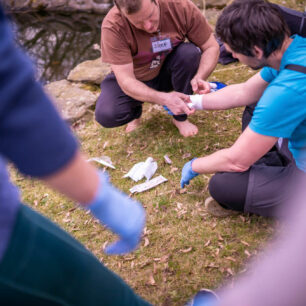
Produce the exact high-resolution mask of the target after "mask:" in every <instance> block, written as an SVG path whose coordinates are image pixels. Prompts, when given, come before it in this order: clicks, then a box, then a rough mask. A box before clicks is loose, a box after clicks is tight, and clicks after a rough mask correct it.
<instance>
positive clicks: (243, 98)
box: [202, 84, 256, 110]
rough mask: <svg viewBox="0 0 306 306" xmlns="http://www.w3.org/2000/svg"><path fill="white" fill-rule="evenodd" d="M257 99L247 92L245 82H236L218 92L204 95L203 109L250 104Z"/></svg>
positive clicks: (228, 107) (218, 108)
mask: <svg viewBox="0 0 306 306" xmlns="http://www.w3.org/2000/svg"><path fill="white" fill-rule="evenodd" d="M255 102H256V100H254V99H252V97H250V96H248V95H246V94H245V92H244V90H243V84H235V85H230V86H227V87H224V88H222V89H221V90H218V91H216V92H212V93H209V94H205V95H202V106H203V109H207V110H220V109H231V108H235V107H240V106H246V105H250V104H252V103H255Z"/></svg>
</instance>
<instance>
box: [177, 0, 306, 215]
mask: <svg viewBox="0 0 306 306" xmlns="http://www.w3.org/2000/svg"><path fill="white" fill-rule="evenodd" d="M216 33H217V35H218V36H219V37H220V38H221V39H222V41H224V43H225V46H226V48H227V50H228V51H230V52H231V53H232V55H233V57H235V58H237V59H238V60H239V61H240V62H241V63H244V64H246V65H248V66H249V67H251V68H252V69H255V70H257V69H261V68H263V69H262V70H261V71H260V72H259V73H257V74H255V75H254V76H253V77H251V78H250V79H249V80H247V81H246V82H244V83H241V84H236V85H231V86H227V87H225V88H223V89H221V90H219V91H217V92H215V93H209V94H204V95H194V96H191V100H192V103H191V105H190V107H192V108H195V109H197V110H201V109H204V110H212V109H215V110H216V109H230V108H234V107H240V106H246V109H245V111H244V114H243V120H242V129H243V132H242V134H241V135H240V136H239V137H238V139H237V140H236V142H235V143H234V144H233V145H232V146H231V147H230V148H226V149H223V150H220V151H217V152H215V153H213V154H211V155H208V156H205V157H201V158H195V159H193V160H191V161H189V162H188V163H186V164H185V166H184V167H183V170H182V178H181V187H184V186H185V185H188V184H189V182H190V180H191V179H193V178H194V177H195V176H197V175H198V174H202V173H216V174H215V175H214V176H213V177H212V178H211V180H210V182H209V192H210V194H211V196H212V197H211V198H208V199H207V200H206V202H205V206H206V209H207V210H208V211H209V212H210V213H212V214H214V215H216V216H227V215H231V214H233V213H235V212H236V211H241V212H249V213H255V214H258V215H263V216H279V212H280V211H281V210H280V209H279V208H280V207H281V206H282V205H283V204H286V205H289V204H288V203H289V202H288V199H290V198H291V189H292V188H294V187H295V182H296V178H297V177H299V176H300V175H305V172H306V38H303V37H301V36H299V35H293V36H291V37H290V36H289V35H290V34H289V33H290V32H289V29H288V26H287V24H286V22H285V21H284V19H283V17H282V16H281V14H280V12H279V10H278V9H277V8H276V7H274V6H273V5H272V4H271V3H269V2H268V1H264V0H249V1H243V0H238V1H234V2H233V3H232V4H231V5H229V6H228V7H227V8H225V9H224V11H223V12H222V14H221V16H220V17H219V19H218V21H217V25H216ZM257 101H258V102H257ZM287 144H288V145H287ZM288 148H289V150H288Z"/></svg>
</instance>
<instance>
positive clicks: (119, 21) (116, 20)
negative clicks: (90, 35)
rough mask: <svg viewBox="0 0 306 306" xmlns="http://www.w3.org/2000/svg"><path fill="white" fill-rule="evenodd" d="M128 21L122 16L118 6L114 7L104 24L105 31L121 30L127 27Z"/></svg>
mask: <svg viewBox="0 0 306 306" xmlns="http://www.w3.org/2000/svg"><path fill="white" fill-rule="evenodd" d="M126 23H127V20H126V19H125V18H124V17H123V16H122V15H121V13H120V11H119V10H118V9H117V7H116V6H114V7H112V8H111V10H110V11H109V12H108V13H107V15H106V16H105V18H104V19H103V22H102V30H104V29H113V28H114V29H120V28H124V27H126Z"/></svg>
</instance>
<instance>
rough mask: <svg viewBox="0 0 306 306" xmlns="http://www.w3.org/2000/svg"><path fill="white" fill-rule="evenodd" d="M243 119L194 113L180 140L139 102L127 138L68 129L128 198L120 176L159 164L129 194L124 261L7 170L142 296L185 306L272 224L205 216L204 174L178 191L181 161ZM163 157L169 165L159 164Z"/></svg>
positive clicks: (43, 191)
mask: <svg viewBox="0 0 306 306" xmlns="http://www.w3.org/2000/svg"><path fill="white" fill-rule="evenodd" d="M277 2H278V3H281V4H285V3H283V2H280V1H277ZM287 5H288V6H289V7H293V8H297V9H300V8H302V1H301V2H298V1H297V2H294V1H287ZM253 73H254V72H253V71H252V70H250V69H249V68H247V67H245V66H244V65H241V64H239V63H234V64H231V65H228V66H220V65H218V66H217V68H216V70H215V72H214V73H213V74H212V75H211V77H210V80H212V81H213V80H218V81H223V82H226V83H227V84H233V83H237V82H241V81H244V80H246V79H248V78H249V77H250V76H251V75H253ZM241 114H242V109H235V110H229V111H212V112H206V111H203V112H199V113H196V114H195V115H194V116H193V117H192V118H191V121H193V122H194V123H196V124H197V125H198V127H199V134H198V135H197V136H196V137H192V138H186V139H185V138H182V137H181V136H180V135H179V133H178V131H177V130H176V128H175V127H174V126H173V125H172V124H171V120H170V118H169V116H168V115H167V114H166V113H165V112H164V111H162V110H161V109H159V108H158V107H155V106H153V105H145V111H144V116H143V118H144V120H143V124H142V126H141V127H140V128H139V129H138V130H137V131H135V132H133V133H131V134H130V135H126V134H125V132H124V127H120V128H115V129H104V128H101V127H100V126H99V125H98V124H97V123H95V122H94V120H91V121H89V122H79V123H78V124H76V125H75V126H74V131H75V133H76V135H77V137H78V139H79V141H80V143H81V145H82V151H83V152H84V153H85V154H86V155H88V156H89V157H95V156H102V155H106V156H109V157H110V158H111V159H112V161H113V163H114V164H115V166H116V168H117V169H116V170H109V174H110V177H111V181H112V183H113V184H114V185H115V186H117V187H118V188H120V189H122V190H123V191H125V192H127V193H129V188H131V187H132V186H133V185H134V184H135V183H133V182H132V181H131V180H129V179H124V178H122V176H123V175H124V174H125V173H126V172H127V171H128V170H129V169H130V168H131V167H132V166H133V164H135V163H136V162H140V161H144V160H145V159H146V158H147V157H149V156H151V157H153V158H154V159H155V160H156V161H157V163H158V170H157V174H162V175H163V176H165V177H166V178H167V179H168V182H166V183H164V184H162V185H160V186H158V187H156V188H154V189H152V190H149V191H147V192H144V193H141V194H136V195H133V197H134V198H135V199H137V200H139V201H140V202H142V203H143V205H144V207H145V209H146V212H147V224H146V230H145V234H144V239H143V240H142V242H141V245H140V248H139V249H138V250H137V251H135V252H134V253H132V254H128V255H126V256H113V257H111V256H106V255H104V254H103V252H102V248H103V245H104V244H105V243H106V242H108V241H113V240H115V239H116V237H115V236H114V235H112V234H111V233H110V232H109V231H107V230H106V229H104V228H103V227H101V226H100V225H99V223H98V222H97V221H95V220H94V219H93V218H92V217H91V216H90V215H89V214H87V213H85V212H84V211H83V210H81V209H80V208H78V207H76V206H75V204H74V203H72V202H71V201H69V200H68V199H66V198H64V197H62V196H60V195H59V194H57V193H55V192H53V191H51V190H50V189H48V188H46V187H45V186H44V185H42V184H41V183H40V182H38V181H36V180H31V179H29V178H24V177H23V176H21V175H20V174H19V173H18V172H16V171H15V170H14V169H13V168H11V173H12V178H13V181H14V182H15V183H16V184H17V185H18V186H19V187H20V189H21V190H22V195H23V201H24V202H25V203H27V204H28V205H29V206H31V207H33V208H34V209H36V210H38V211H40V212H41V213H42V214H44V215H46V216H48V217H49V218H50V219H52V220H53V221H54V222H56V223H57V224H59V225H60V226H61V227H62V228H64V229H65V230H67V231H68V232H69V233H71V234H72V235H73V236H74V237H75V238H76V239H78V240H79V241H81V242H82V243H83V244H84V245H85V246H86V247H87V248H88V249H89V250H91V251H92V252H93V253H94V254H95V255H96V256H97V257H98V258H99V259H100V260H101V261H102V262H103V263H104V264H105V265H106V266H107V267H109V268H110V269H111V270H113V271H115V272H116V273H118V274H119V275H120V276H121V277H122V278H123V279H124V280H125V281H126V282H127V283H128V284H129V285H130V286H131V287H132V288H133V289H134V290H135V291H136V292H137V293H138V294H139V295H141V296H142V297H143V298H145V299H147V300H148V301H150V302H151V303H152V304H155V305H183V304H184V302H186V301H187V300H188V299H189V298H190V297H191V296H192V295H193V294H194V293H195V292H197V291H198V290H199V289H200V288H202V287H208V288H218V287H220V286H221V285H222V284H225V283H228V282H234V281H235V279H236V277H237V276H239V275H240V273H241V271H242V272H243V271H245V270H247V269H248V266H247V264H246V262H247V260H248V259H249V258H250V257H253V255H256V254H257V252H258V250H260V249H262V248H263V247H264V245H265V243H266V241H267V239H269V237H271V235H272V233H273V232H274V226H273V225H274V222H273V221H271V220H270V219H267V218H263V217H259V216H255V215H252V216H249V215H239V216H234V217H229V218H224V219H217V218H214V217H211V216H210V215H208V214H207V213H206V212H205V210H204V207H203V203H204V200H205V198H206V197H207V196H208V192H207V183H208V181H209V177H210V176H209V175H201V176H199V177H197V178H195V179H194V180H193V181H192V183H191V184H190V186H189V187H188V188H186V189H185V190H183V191H182V190H181V189H180V187H179V181H180V170H181V168H182V166H183V165H184V163H185V162H187V161H188V160H190V159H191V158H192V157H195V156H204V155H207V154H210V153H212V152H214V151H216V150H218V149H221V148H225V147H228V146H230V145H231V144H232V143H233V142H234V141H235V139H236V138H237V136H238V135H239V133H240V117H241ZM165 154H167V155H168V156H169V157H170V158H171V160H172V161H173V164H172V165H168V164H166V163H165V162H164V158H163V156H164V155H165Z"/></svg>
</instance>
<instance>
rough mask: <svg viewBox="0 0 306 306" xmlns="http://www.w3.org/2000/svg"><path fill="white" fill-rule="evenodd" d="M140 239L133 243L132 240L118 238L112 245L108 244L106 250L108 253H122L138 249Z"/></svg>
mask: <svg viewBox="0 0 306 306" xmlns="http://www.w3.org/2000/svg"><path fill="white" fill-rule="evenodd" d="M138 242H139V241H138V240H137V241H133V243H131V241H125V240H123V239H122V240H118V241H116V242H114V243H112V244H110V245H108V246H107V247H106V248H105V250H104V252H105V254H107V255H122V254H126V253H129V252H132V251H134V250H135V249H136V247H137V245H138Z"/></svg>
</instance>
